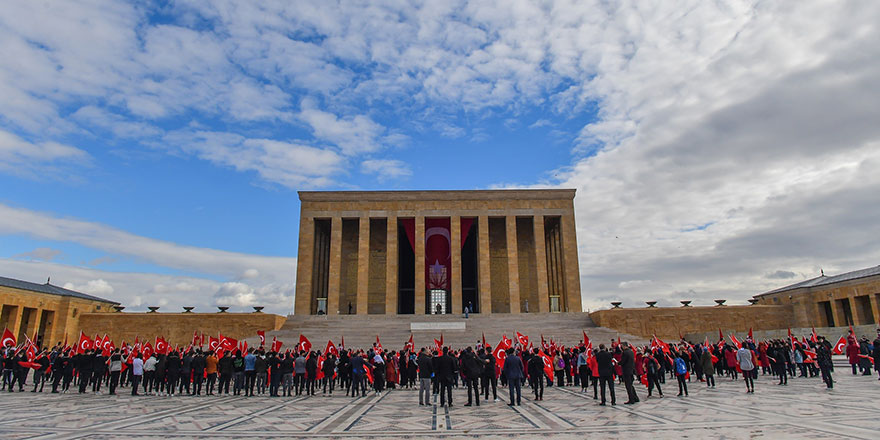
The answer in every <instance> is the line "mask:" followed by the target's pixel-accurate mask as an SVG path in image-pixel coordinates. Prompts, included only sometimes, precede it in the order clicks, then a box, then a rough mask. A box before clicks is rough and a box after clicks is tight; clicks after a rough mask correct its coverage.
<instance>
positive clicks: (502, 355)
mask: <svg viewBox="0 0 880 440" xmlns="http://www.w3.org/2000/svg"><path fill="white" fill-rule="evenodd" d="M508 348H510V340H506V341H505V340H504V339H502V340H501V342H499V343H498V345H496V346H495V349H494V350H492V356H494V357H495V363H496V364H498V366H499V367H502V366H503V365H504V359H507V351H506V350H507V349H508Z"/></svg>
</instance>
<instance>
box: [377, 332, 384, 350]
mask: <svg viewBox="0 0 880 440" xmlns="http://www.w3.org/2000/svg"><path fill="white" fill-rule="evenodd" d="M376 351H377V352H379V353H382V352H384V351H385V350H384V349H382V343H381V342H379V335H376Z"/></svg>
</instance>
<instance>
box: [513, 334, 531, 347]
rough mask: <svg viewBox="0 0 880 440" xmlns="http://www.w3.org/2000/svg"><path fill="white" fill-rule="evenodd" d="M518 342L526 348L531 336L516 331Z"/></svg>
mask: <svg viewBox="0 0 880 440" xmlns="http://www.w3.org/2000/svg"><path fill="white" fill-rule="evenodd" d="M516 342H518V343H519V345H521V346H522V347H523V348H526V347H528V346H529V337H528V336H526V335H524V334H522V333H520V332H516Z"/></svg>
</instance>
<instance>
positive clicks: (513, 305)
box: [504, 215, 522, 313]
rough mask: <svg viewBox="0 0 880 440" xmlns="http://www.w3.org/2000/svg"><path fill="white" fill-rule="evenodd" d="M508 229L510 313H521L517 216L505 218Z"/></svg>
mask: <svg viewBox="0 0 880 440" xmlns="http://www.w3.org/2000/svg"><path fill="white" fill-rule="evenodd" d="M504 221H505V226H506V227H507V234H506V235H507V278H508V281H509V282H508V292H509V295H510V313H520V308H521V307H522V306H521V305H520V303H519V252H518V250H517V245H516V216H512V215H508V216H507V217H505V218H504Z"/></svg>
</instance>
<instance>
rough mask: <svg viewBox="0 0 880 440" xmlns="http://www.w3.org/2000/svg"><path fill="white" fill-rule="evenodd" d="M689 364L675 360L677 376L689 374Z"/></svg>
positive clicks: (680, 359) (682, 360)
mask: <svg viewBox="0 0 880 440" xmlns="http://www.w3.org/2000/svg"><path fill="white" fill-rule="evenodd" d="M687 371H688V369H687V364H685V363H684V359H682V358H680V357H679V358H675V373H676V374H685V373H687Z"/></svg>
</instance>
